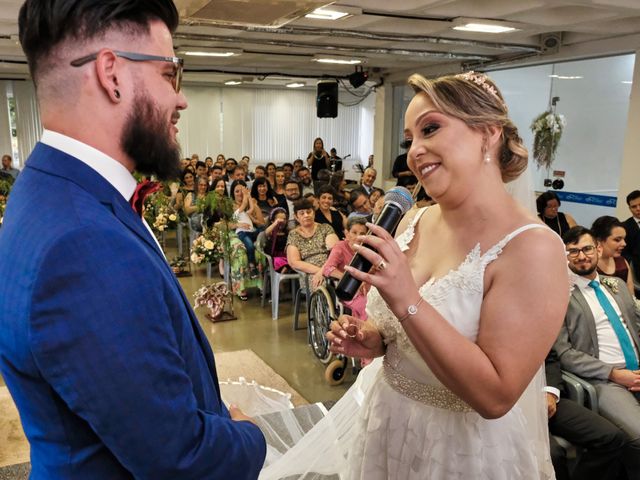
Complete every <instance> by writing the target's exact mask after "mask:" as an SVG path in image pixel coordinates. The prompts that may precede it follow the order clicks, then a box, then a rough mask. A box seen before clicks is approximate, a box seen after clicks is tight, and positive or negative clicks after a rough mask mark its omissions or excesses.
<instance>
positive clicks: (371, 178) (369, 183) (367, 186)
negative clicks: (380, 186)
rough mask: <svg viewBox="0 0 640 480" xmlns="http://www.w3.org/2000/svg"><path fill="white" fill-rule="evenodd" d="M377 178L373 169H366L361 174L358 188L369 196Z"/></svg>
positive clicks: (376, 173)
mask: <svg viewBox="0 0 640 480" xmlns="http://www.w3.org/2000/svg"><path fill="white" fill-rule="evenodd" d="M377 176H378V172H376V169H375V168H373V167H367V168H365V169H364V172H362V177H361V178H360V188H362V189H363V190H364V191H365V192H366V193H367V195H371V192H372V191H373V183H374V182H375V181H376V177H377Z"/></svg>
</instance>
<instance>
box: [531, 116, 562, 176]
mask: <svg viewBox="0 0 640 480" xmlns="http://www.w3.org/2000/svg"><path fill="white" fill-rule="evenodd" d="M565 126H566V121H565V119H564V116H563V115H558V114H555V113H553V112H552V111H546V112H542V113H541V114H540V115H538V116H537V117H536V118H535V119H534V120H533V122H532V123H531V131H532V132H533V134H534V138H533V158H534V159H535V161H536V163H537V164H538V166H541V167H545V168H549V167H550V166H551V164H552V163H553V160H554V159H555V156H556V150H557V149H558V144H559V143H560V138H561V137H562V132H563V130H564V127H565Z"/></svg>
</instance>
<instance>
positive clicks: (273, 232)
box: [264, 207, 289, 273]
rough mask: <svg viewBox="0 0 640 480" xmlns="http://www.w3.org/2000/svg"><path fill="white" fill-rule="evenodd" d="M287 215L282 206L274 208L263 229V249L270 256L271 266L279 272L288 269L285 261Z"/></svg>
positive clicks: (287, 228)
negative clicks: (266, 225) (264, 241)
mask: <svg viewBox="0 0 640 480" xmlns="http://www.w3.org/2000/svg"><path fill="white" fill-rule="evenodd" d="M287 216H288V214H287V211H286V210H285V209H284V208H282V207H276V208H274V209H273V210H271V214H270V215H269V226H268V227H267V228H266V229H265V231H264V234H265V238H266V244H265V247H264V251H265V252H266V253H267V254H269V255H270V256H271V258H272V259H273V268H275V269H276V271H277V272H280V273H287V271H288V270H289V263H288V262H287V239H288V238H289V227H288V226H287Z"/></svg>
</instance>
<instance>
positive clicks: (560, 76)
mask: <svg viewBox="0 0 640 480" xmlns="http://www.w3.org/2000/svg"><path fill="white" fill-rule="evenodd" d="M549 78H557V79H559V80H578V79H580V78H584V77H583V76H581V75H549Z"/></svg>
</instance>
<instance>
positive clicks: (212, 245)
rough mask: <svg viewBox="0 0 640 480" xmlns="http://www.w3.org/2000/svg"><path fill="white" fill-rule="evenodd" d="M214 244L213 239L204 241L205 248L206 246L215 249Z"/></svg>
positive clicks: (208, 248)
mask: <svg viewBox="0 0 640 480" xmlns="http://www.w3.org/2000/svg"><path fill="white" fill-rule="evenodd" d="M213 247H214V244H213V242H212V241H211V240H207V241H206V242H204V248H206V249H207V250H213Z"/></svg>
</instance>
